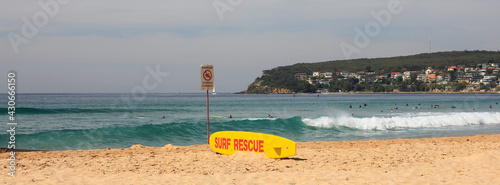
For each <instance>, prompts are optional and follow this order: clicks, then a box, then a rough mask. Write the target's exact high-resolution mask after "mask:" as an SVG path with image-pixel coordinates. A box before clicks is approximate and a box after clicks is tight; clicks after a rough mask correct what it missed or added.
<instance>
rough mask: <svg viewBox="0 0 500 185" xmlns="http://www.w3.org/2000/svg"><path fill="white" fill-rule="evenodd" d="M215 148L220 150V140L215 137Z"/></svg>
mask: <svg viewBox="0 0 500 185" xmlns="http://www.w3.org/2000/svg"><path fill="white" fill-rule="evenodd" d="M215 148H219V138H217V137H215Z"/></svg>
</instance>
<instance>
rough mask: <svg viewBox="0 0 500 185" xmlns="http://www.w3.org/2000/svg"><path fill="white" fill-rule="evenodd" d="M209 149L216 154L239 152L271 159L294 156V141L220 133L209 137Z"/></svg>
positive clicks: (265, 136) (262, 135) (256, 135)
mask: <svg viewBox="0 0 500 185" xmlns="http://www.w3.org/2000/svg"><path fill="white" fill-rule="evenodd" d="M210 147H211V148H212V149H213V150H214V151H216V152H217V153H220V154H224V155H233V154H234V153H236V152H238V151H240V152H254V153H265V154H266V156H267V157H269V158H271V159H276V158H285V157H290V156H294V155H295V154H296V144H295V142H294V141H292V140H289V139H287V138H284V137H280V136H275V135H270V134H262V133H256V132H242V131H221V132H216V133H213V134H212V135H211V136H210Z"/></svg>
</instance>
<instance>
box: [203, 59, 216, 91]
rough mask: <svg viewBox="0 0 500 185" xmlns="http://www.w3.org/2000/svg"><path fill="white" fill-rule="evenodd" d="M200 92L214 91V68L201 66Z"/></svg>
mask: <svg viewBox="0 0 500 185" xmlns="http://www.w3.org/2000/svg"><path fill="white" fill-rule="evenodd" d="M201 90H202V91H206V90H211V91H213V90H214V66H213V65H202V66H201Z"/></svg>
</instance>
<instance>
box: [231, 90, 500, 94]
mask: <svg viewBox="0 0 500 185" xmlns="http://www.w3.org/2000/svg"><path fill="white" fill-rule="evenodd" d="M234 94H278V93H244V92H243V93H242V92H236V93H234ZM281 94H500V92H477V91H476V92H323V93H281Z"/></svg>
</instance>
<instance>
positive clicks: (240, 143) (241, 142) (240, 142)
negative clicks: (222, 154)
mask: <svg viewBox="0 0 500 185" xmlns="http://www.w3.org/2000/svg"><path fill="white" fill-rule="evenodd" d="M238 145H239V146H238V148H239V150H240V151H243V139H239V141H238Z"/></svg>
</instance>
